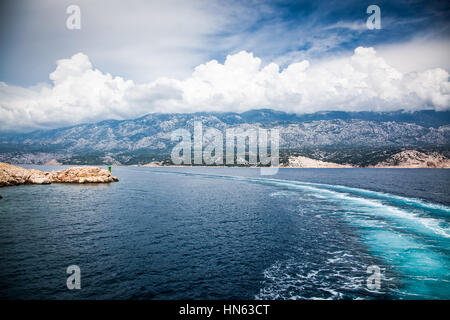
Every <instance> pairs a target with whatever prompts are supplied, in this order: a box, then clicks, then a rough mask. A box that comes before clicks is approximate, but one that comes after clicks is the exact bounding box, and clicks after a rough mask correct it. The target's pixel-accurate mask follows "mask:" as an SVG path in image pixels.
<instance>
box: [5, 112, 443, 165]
mask: <svg viewBox="0 0 450 320" xmlns="http://www.w3.org/2000/svg"><path fill="white" fill-rule="evenodd" d="M194 121H202V122H203V125H204V126H206V127H214V128H217V129H219V130H225V129H226V128H257V127H264V128H277V129H279V130H280V138H281V141H280V148H281V150H282V154H284V155H286V156H288V155H297V156H310V157H312V158H316V159H319V160H325V161H332V162H337V163H352V164H363V165H370V164H375V163H378V162H380V161H383V160H385V159H386V158H387V157H389V156H391V155H392V154H394V153H396V152H399V151H402V150H405V149H407V148H411V149H420V148H422V149H424V150H433V151H442V152H444V153H448V150H449V146H450V112H449V111H442V112H436V111H428V110H427V111H417V112H412V113H411V112H402V111H395V112H341V111H331V112H318V113H313V114H303V115H296V114H289V113H285V112H280V111H274V110H270V109H261V110H252V111H248V112H244V113H232V112H226V113H215V112H201V113H193V114H186V113H176V114H160V113H154V114H148V115H146V116H143V117H140V118H137V119H132V120H107V121H101V122H98V123H91V124H80V125H75V126H71V127H65V128H59V129H53V130H38V131H34V132H31V133H25V134H16V133H0V161H6V162H15V163H45V162H47V161H50V160H52V159H56V160H58V161H59V162H62V163H87V164H100V163H122V164H135V163H148V162H151V161H155V160H164V159H167V158H168V155H169V154H170V150H171V148H172V147H173V145H174V143H173V142H171V140H170V134H171V132H172V131H173V130H175V129H178V128H186V129H189V130H191V131H192V128H193V123H194Z"/></svg>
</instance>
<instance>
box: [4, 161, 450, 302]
mask: <svg viewBox="0 0 450 320" xmlns="http://www.w3.org/2000/svg"><path fill="white" fill-rule="evenodd" d="M30 167H33V168H36V169H39V170H44V171H45V170H58V169H61V168H65V167H63V166H61V167H57V166H51V167H45V166H28V168H30ZM112 174H113V175H114V176H117V177H118V178H119V180H120V181H119V182H116V183H111V184H82V185H78V184H51V185H25V186H14V187H4V188H0V194H1V195H2V196H3V199H1V200H0V299H257V300H266V299H270V300H272V299H449V298H450V170H446V169H365V168H361V169H359V168H350V169H293V168H285V169H280V170H279V171H278V173H277V174H276V175H261V172H260V170H259V169H258V168H192V167H189V168H188V167H184V168H183V167H180V168H175V167H159V168H149V167H133V166H128V167H126V166H124V167H113V168H112ZM73 265H75V266H78V267H79V270H80V273H79V276H80V289H72V290H71V289H69V288H68V286H67V282H68V278H69V277H71V273H70V272H69V273H68V270H67V269H68V267H69V266H73Z"/></svg>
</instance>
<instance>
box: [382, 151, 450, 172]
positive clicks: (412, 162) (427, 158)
mask: <svg viewBox="0 0 450 320" xmlns="http://www.w3.org/2000/svg"><path fill="white" fill-rule="evenodd" d="M373 167H374V168H450V159H448V158H446V157H445V156H443V155H442V154H439V153H437V152H432V153H429V154H427V153H423V152H420V151H417V150H405V151H402V152H399V153H396V154H394V155H392V156H390V157H389V158H388V159H386V160H385V161H383V162H380V163H378V164H376V165H375V166H373Z"/></svg>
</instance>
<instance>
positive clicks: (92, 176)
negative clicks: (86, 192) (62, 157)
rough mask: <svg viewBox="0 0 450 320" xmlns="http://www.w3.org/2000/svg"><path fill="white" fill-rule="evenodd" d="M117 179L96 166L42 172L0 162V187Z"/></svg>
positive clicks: (104, 181)
mask: <svg viewBox="0 0 450 320" xmlns="http://www.w3.org/2000/svg"><path fill="white" fill-rule="evenodd" d="M116 181H119V179H117V178H116V177H113V176H112V175H111V173H110V172H109V171H108V170H104V169H100V168H97V167H74V168H69V169H65V170H59V171H51V172H43V171H40V170H36V169H25V168H22V167H19V166H14V165H11V164H7V163H4V162H0V187H4V186H15V185H21V184H50V183H109V182H116Z"/></svg>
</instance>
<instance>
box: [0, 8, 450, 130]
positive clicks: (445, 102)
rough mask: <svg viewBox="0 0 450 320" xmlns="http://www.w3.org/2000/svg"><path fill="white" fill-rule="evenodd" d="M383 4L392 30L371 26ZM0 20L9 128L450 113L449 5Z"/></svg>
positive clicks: (0, 79)
mask: <svg viewBox="0 0 450 320" xmlns="http://www.w3.org/2000/svg"><path fill="white" fill-rule="evenodd" d="M74 4H75V5H78V6H79V8H80V11H81V28H80V29H75V30H70V29H68V28H67V26H66V20H67V19H68V18H69V16H70V14H67V13H66V9H67V7H68V6H70V5H74ZM373 4H375V5H377V6H378V7H379V8H380V12H381V29H372V30H371V29H369V28H368V27H367V25H366V21H367V19H368V18H369V16H370V15H371V14H368V13H367V12H366V10H367V8H368V7H369V6H370V5H373ZM0 14H1V19H0V24H1V25H0V44H1V50H0V131H30V130H34V129H49V128H57V127H62V126H68V125H73V124H78V123H85V122H95V121H101V120H105V119H130V118H135V117H139V116H142V115H144V114H147V113H151V112H198V111H221V112H243V111H247V110H251V109H258V108H272V109H275V110H281V111H286V112H294V113H299V114H301V113H312V112H317V111H325V110H344V111H363V110H365V111H391V110H398V109H404V110H407V111H410V110H420V109H434V110H448V109H449V108H450V84H449V81H448V80H449V74H448V72H449V70H450V58H449V57H450V19H449V18H450V5H449V4H447V2H446V1H392V0H391V1H377V2H374V1H361V0H359V1H268V0H267V1H263V0H260V1H256V0H247V1H233V0H228V1H227V0H222V1H218V0H184V1H173V0H165V1H143V0H130V1H111V0H109V1H105V0H86V1H80V0H71V1H65V0H52V1H50V0H42V1H30V0H27V1H25V0H15V1H2V2H1V4H0Z"/></svg>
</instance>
